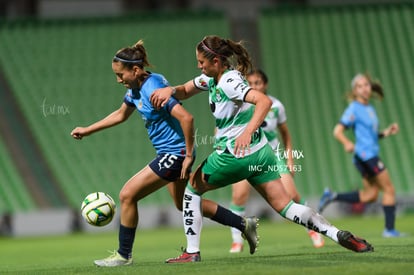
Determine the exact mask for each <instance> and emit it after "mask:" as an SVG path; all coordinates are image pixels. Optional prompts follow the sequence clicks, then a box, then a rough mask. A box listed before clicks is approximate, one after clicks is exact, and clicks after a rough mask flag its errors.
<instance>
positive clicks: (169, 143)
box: [124, 73, 186, 156]
mask: <svg viewBox="0 0 414 275" xmlns="http://www.w3.org/2000/svg"><path fill="white" fill-rule="evenodd" d="M167 86H169V84H168V82H167V80H166V79H165V78H164V77H163V76H162V75H160V74H155V73H152V74H150V76H149V77H148V78H147V79H146V80H145V82H144V83H143V84H142V86H141V89H140V90H131V89H129V90H128V91H127V93H126V94H125V97H124V102H125V104H127V105H129V106H135V107H136V109H137V111H138V112H139V114H140V115H141V118H142V119H143V120H144V122H145V127H146V128H147V132H148V137H149V139H150V140H151V143H152V145H153V146H154V148H155V149H156V151H157V153H158V154H160V153H169V154H174V155H178V156H183V155H185V154H186V152H185V149H186V147H185V138H184V134H183V131H182V129H181V125H180V122H179V121H178V120H177V119H176V118H175V117H173V116H172V115H171V110H172V109H173V108H174V106H175V105H177V104H180V102H179V101H178V100H177V99H175V98H174V97H171V98H170V100H169V101H168V102H167V104H166V105H165V106H164V107H162V108H161V109H155V108H154V107H153V106H152V104H151V102H150V96H151V94H152V93H153V92H154V91H155V90H157V89H159V88H163V87H167Z"/></svg>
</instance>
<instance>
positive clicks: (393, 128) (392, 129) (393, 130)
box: [379, 123, 400, 138]
mask: <svg viewBox="0 0 414 275" xmlns="http://www.w3.org/2000/svg"><path fill="white" fill-rule="evenodd" d="M399 131H400V127H399V126H398V124H397V123H392V124H390V125H389V126H388V127H387V128H385V129H384V130H383V131H382V132H380V133H379V137H380V138H384V137H389V136H391V135H396V134H397V133H398V132H399Z"/></svg>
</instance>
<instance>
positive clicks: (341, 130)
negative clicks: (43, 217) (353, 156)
mask: <svg viewBox="0 0 414 275" xmlns="http://www.w3.org/2000/svg"><path fill="white" fill-rule="evenodd" d="M345 130H346V128H345V126H344V125H343V124H342V123H338V124H336V126H335V128H334V131H333V135H334V137H335V138H336V139H337V140H338V141H339V142H340V143H342V145H343V146H344V150H345V152H347V153H352V152H354V143H352V141H350V140H349V139H348V138H347V136H346V135H345Z"/></svg>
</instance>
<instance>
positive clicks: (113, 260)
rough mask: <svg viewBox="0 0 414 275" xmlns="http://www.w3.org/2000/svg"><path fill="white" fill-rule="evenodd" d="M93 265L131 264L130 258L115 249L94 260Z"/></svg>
mask: <svg viewBox="0 0 414 275" xmlns="http://www.w3.org/2000/svg"><path fill="white" fill-rule="evenodd" d="M94 263H95V265H97V266H108V267H112V266H121V265H131V264H132V258H129V259H125V258H124V257H122V256H121V254H119V253H118V252H117V251H114V252H113V253H112V255H111V256H109V257H108V258H105V259H102V260H95V261H94Z"/></svg>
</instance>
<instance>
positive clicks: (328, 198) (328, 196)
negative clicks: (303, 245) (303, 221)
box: [318, 188, 334, 213]
mask: <svg viewBox="0 0 414 275" xmlns="http://www.w3.org/2000/svg"><path fill="white" fill-rule="evenodd" d="M333 195H334V194H333V193H332V191H331V190H330V189H329V188H325V190H324V191H323V194H322V197H321V199H320V200H319V205H318V212H319V213H322V211H323V210H324V209H325V207H326V206H328V204H329V203H331V202H332V201H333Z"/></svg>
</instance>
